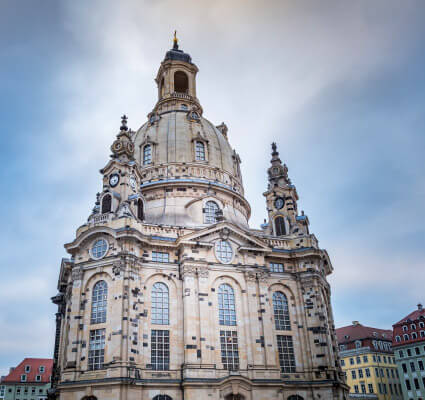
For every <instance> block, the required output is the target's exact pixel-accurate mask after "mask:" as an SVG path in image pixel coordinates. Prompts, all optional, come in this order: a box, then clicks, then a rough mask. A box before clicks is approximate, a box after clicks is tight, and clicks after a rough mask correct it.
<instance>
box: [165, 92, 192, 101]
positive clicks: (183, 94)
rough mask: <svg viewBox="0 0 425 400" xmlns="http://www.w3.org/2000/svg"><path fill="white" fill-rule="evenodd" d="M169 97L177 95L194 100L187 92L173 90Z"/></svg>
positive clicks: (180, 97) (179, 97)
mask: <svg viewBox="0 0 425 400" xmlns="http://www.w3.org/2000/svg"><path fill="white" fill-rule="evenodd" d="M170 97H177V98H178V99H184V100H189V101H194V98H193V97H192V96H191V95H190V94H187V93H179V92H173V93H171V95H170Z"/></svg>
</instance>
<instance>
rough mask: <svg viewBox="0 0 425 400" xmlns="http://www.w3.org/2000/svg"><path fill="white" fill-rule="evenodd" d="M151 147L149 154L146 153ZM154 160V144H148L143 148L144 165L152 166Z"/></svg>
mask: <svg viewBox="0 0 425 400" xmlns="http://www.w3.org/2000/svg"><path fill="white" fill-rule="evenodd" d="M148 146H149V152H147V151H146V148H147V147H148ZM152 160H153V146H152V143H146V144H145V145H144V146H143V147H142V165H143V166H145V165H151V164H152Z"/></svg>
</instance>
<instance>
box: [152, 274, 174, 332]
mask: <svg viewBox="0 0 425 400" xmlns="http://www.w3.org/2000/svg"><path fill="white" fill-rule="evenodd" d="M151 323H152V324H158V325H168V324H169V323H170V318H169V296H168V287H167V285H165V284H164V283H161V282H157V283H155V284H154V285H153V287H152V320H151Z"/></svg>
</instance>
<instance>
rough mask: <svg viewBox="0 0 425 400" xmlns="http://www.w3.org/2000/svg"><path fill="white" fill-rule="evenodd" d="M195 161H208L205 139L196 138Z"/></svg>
mask: <svg viewBox="0 0 425 400" xmlns="http://www.w3.org/2000/svg"><path fill="white" fill-rule="evenodd" d="M198 145H199V146H198ZM195 161H207V151H206V145H205V142H204V141H203V140H199V139H197V140H195Z"/></svg>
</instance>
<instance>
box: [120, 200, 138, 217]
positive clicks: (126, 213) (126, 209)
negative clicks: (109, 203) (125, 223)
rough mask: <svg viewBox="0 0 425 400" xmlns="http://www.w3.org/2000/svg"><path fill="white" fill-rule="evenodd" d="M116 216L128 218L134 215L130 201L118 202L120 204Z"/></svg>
mask: <svg viewBox="0 0 425 400" xmlns="http://www.w3.org/2000/svg"><path fill="white" fill-rule="evenodd" d="M117 217H118V218H119V217H130V218H135V216H134V215H133V213H132V211H131V208H130V203H129V202H128V201H124V202H122V203H121V204H120V206H119V207H118V211H117Z"/></svg>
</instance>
